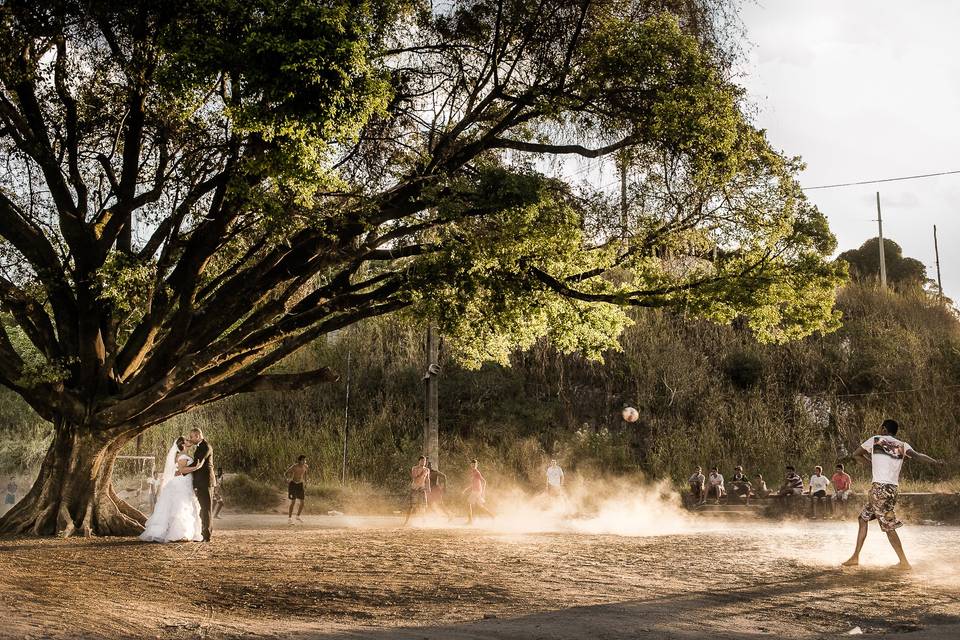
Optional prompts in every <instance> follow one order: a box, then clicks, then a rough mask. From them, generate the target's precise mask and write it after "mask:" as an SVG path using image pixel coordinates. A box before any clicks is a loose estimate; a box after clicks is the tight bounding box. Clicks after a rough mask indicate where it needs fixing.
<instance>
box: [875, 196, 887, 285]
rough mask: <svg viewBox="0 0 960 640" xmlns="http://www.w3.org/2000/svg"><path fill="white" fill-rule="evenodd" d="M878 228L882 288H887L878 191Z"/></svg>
mask: <svg viewBox="0 0 960 640" xmlns="http://www.w3.org/2000/svg"><path fill="white" fill-rule="evenodd" d="M877 226H878V227H879V229H880V235H879V238H880V242H879V245H880V288H881V289H886V288H887V261H886V259H885V258H884V256H883V216H882V215H881V214H880V192H879V191H877Z"/></svg>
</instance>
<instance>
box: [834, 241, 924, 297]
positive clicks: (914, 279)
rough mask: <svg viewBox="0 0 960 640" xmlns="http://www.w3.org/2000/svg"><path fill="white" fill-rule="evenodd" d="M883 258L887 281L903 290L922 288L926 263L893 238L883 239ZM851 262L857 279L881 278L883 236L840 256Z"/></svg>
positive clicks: (851, 273)
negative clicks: (904, 251) (910, 253)
mask: <svg viewBox="0 0 960 640" xmlns="http://www.w3.org/2000/svg"><path fill="white" fill-rule="evenodd" d="M883 257H884V261H885V262H886V267H887V282H888V283H889V284H890V285H891V286H894V287H897V288H900V289H919V288H921V287H923V285H924V284H926V282H927V268H926V266H924V264H923V263H922V262H920V261H919V260H916V259H914V258H907V257H905V256H904V255H903V249H902V248H901V247H900V245H899V244H897V243H896V242H894V241H893V240H891V239H890V238H884V239H883ZM837 259H838V260H842V261H843V262H846V263H847V264H848V265H850V275H851V277H853V278H856V279H857V280H861V281H863V280H871V279H879V277H880V239H879V238H870V239H869V240H867V241H866V242H864V243H863V244H862V245H860V248H859V249H850V250H848V251H844V252H843V253H841V254H840V255H839V256H838V257H837Z"/></svg>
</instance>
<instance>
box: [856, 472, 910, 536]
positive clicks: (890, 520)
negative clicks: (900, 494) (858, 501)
mask: <svg viewBox="0 0 960 640" xmlns="http://www.w3.org/2000/svg"><path fill="white" fill-rule="evenodd" d="M897 491H898V489H897V485H895V484H882V483H880V482H874V483H873V484H872V485H871V486H870V501H869V502H867V504H866V505H865V506H864V507H863V511H861V512H860V519H861V520H866V521H867V522H869V521H871V520H873V519H874V518H876V519H877V522H879V523H880V529H881V530H882V531H893V530H895V529H899V528H900V527H902V526H903V523H902V522H900V520H898V519H897V512H896V508H897Z"/></svg>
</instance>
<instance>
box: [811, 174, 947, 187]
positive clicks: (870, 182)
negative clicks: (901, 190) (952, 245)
mask: <svg viewBox="0 0 960 640" xmlns="http://www.w3.org/2000/svg"><path fill="white" fill-rule="evenodd" d="M957 173H960V170H958V171H940V172H939V173H923V174H920V175H916V176H900V177H898V178H882V179H880V180H862V181H860V182H841V183H839V184H822V185H818V186H816V187H803V190H804V191H813V190H814V189H836V188H837V187H855V186H858V185H863V184H879V183H881V182H899V181H901V180H916V179H917V178H934V177H936V176H950V175H954V174H957Z"/></svg>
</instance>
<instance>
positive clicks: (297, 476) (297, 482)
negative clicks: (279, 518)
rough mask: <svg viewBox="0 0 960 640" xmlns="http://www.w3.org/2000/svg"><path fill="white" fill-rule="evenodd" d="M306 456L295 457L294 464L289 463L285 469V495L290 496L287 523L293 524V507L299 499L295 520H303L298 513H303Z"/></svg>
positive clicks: (307, 468) (307, 467) (306, 467)
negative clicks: (288, 466)
mask: <svg viewBox="0 0 960 640" xmlns="http://www.w3.org/2000/svg"><path fill="white" fill-rule="evenodd" d="M309 469H310V467H309V466H307V456H299V457H297V462H296V464H292V465H290V468H289V469H287V497H288V498H290V511H289V512H288V513H287V524H293V507H294V505H295V504H296V503H297V500H299V501H300V508H299V509H297V522H303V520H301V519H300V514H301V513H303V500H304V498H305V497H306V494H305V491H304V482H305V481H306V479H307V470H309Z"/></svg>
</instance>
